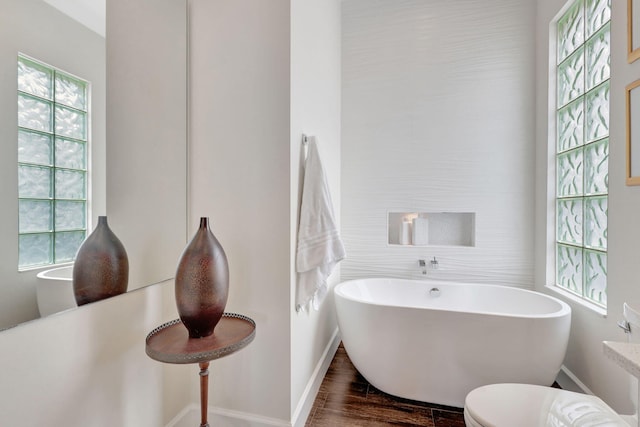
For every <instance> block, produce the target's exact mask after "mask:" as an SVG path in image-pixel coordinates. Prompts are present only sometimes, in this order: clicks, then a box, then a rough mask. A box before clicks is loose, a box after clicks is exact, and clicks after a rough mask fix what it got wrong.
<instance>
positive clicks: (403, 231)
mask: <svg viewBox="0 0 640 427" xmlns="http://www.w3.org/2000/svg"><path fill="white" fill-rule="evenodd" d="M399 231H400V232H399V239H398V240H399V241H398V243H400V244H401V245H410V244H411V221H410V220H408V219H407V218H404V219H403V220H402V222H401V223H400V230H399Z"/></svg>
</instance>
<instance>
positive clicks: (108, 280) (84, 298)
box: [73, 216, 129, 305]
mask: <svg viewBox="0 0 640 427" xmlns="http://www.w3.org/2000/svg"><path fill="white" fill-rule="evenodd" d="M128 284H129V258H128V257H127V251H126V250H125V249H124V246H123V244H122V242H120V239H118V237H117V236H116V235H115V234H114V233H113V231H111V229H110V228H109V224H108V223H107V217H106V216H100V217H98V225H97V226H96V228H95V229H94V230H93V232H92V233H91V234H90V235H89V237H87V238H86V239H85V241H84V242H83V243H82V245H81V246H80V249H78V253H77V255H76V260H75V262H74V264H73V293H74V296H75V299H76V302H77V303H78V305H84V304H88V303H90V302H95V301H100V300H103V299H105V298H109V297H112V296H115V295H119V294H122V293H125V292H126V291H127V286H128Z"/></svg>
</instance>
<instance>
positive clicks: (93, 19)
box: [44, 0, 107, 37]
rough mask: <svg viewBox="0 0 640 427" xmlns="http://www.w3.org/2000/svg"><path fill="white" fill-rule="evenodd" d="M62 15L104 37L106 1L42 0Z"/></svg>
mask: <svg viewBox="0 0 640 427" xmlns="http://www.w3.org/2000/svg"><path fill="white" fill-rule="evenodd" d="M44 2H46V3H48V4H50V5H51V6H53V7H55V8H56V9H58V10H59V11H61V12H62V13H64V14H66V15H68V16H70V17H71V18H73V19H75V20H76V21H78V22H80V23H81V24H83V25H84V26H86V27H88V28H89V29H91V30H93V31H95V32H96V33H98V34H100V35H101V36H102V37H104V36H105V33H106V31H105V30H106V28H105V11H106V2H107V0H44Z"/></svg>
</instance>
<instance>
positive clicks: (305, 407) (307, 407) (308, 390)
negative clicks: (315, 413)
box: [291, 327, 340, 427]
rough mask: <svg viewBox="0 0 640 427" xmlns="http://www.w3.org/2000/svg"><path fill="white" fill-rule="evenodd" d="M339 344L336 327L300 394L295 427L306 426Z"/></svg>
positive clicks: (338, 333) (293, 422) (293, 421)
mask: <svg viewBox="0 0 640 427" xmlns="http://www.w3.org/2000/svg"><path fill="white" fill-rule="evenodd" d="M339 345H340V331H339V329H338V328H337V327H336V330H335V331H334V332H333V336H332V337H331V340H329V343H328V344H327V346H326V347H325V349H324V352H323V353H322V357H321V358H320V360H319V361H318V364H317V365H316V368H315V369H314V370H313V374H311V378H309V381H308V382H307V386H306V387H305V389H304V391H303V392H302V396H300V400H299V401H298V406H297V407H296V409H295V411H293V415H292V417H291V424H292V426H293V427H304V425H305V423H306V421H307V418H308V417H309V413H310V412H311V408H312V407H313V402H314V401H315V399H316V396H317V394H318V390H319V389H320V385H321V384H322V380H324V376H325V374H326V373H327V370H328V369H329V365H331V361H332V360H333V356H335V354H336V350H337V349H338V346H339Z"/></svg>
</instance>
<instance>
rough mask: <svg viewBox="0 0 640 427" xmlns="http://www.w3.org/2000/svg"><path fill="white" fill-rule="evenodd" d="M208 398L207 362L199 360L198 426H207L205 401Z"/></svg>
mask: <svg viewBox="0 0 640 427" xmlns="http://www.w3.org/2000/svg"><path fill="white" fill-rule="evenodd" d="M208 400H209V362H200V427H209V422H208V421H207V406H208V404H207V401H208Z"/></svg>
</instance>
